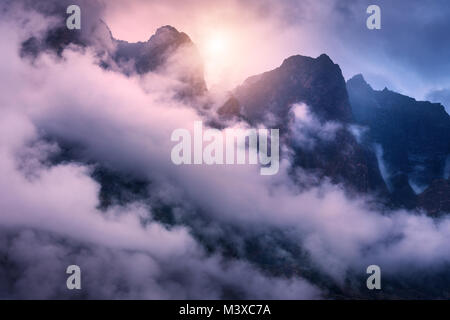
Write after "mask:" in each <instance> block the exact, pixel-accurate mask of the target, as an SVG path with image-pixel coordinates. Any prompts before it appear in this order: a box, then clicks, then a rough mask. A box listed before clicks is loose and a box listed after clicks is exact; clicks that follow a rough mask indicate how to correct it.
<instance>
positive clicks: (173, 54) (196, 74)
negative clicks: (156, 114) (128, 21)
mask: <svg viewBox="0 0 450 320" xmlns="http://www.w3.org/2000/svg"><path fill="white" fill-rule="evenodd" d="M112 41H113V44H114V46H115V47H116V50H115V51H114V52H113V53H112V54H111V55H112V57H113V60H114V61H115V62H116V63H117V64H118V65H119V67H120V68H121V70H122V71H123V72H124V73H126V74H127V73H134V72H136V73H138V74H141V75H142V74H146V73H148V72H159V71H167V72H172V73H173V76H174V77H175V78H177V79H178V80H180V81H182V82H183V83H186V84H188V88H186V89H189V90H190V91H191V92H190V93H191V94H192V95H199V94H203V93H205V92H206V83H205V80H204V77H203V63H202V61H201V58H200V54H199V53H198V51H197V48H196V47H195V45H194V43H193V42H192V41H191V39H190V38H189V36H188V35H186V34H185V33H183V32H178V30H176V29H175V28H173V27H171V26H164V27H161V28H159V29H158V30H156V33H155V34H154V35H153V36H151V37H150V39H149V40H148V41H147V42H136V43H129V42H126V41H122V40H116V39H114V38H112ZM177 55H178V56H177ZM130 63H131V64H132V65H133V68H132V70H131V71H130V70H129V69H128V68H129V67H128V66H129V64H130ZM171 65H175V66H176V70H163V69H165V68H166V69H167V68H169V67H170V66H171ZM174 69H175V68H174Z"/></svg>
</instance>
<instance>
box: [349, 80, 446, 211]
mask: <svg viewBox="0 0 450 320" xmlns="http://www.w3.org/2000/svg"><path fill="white" fill-rule="evenodd" d="M347 89H348V93H349V98H350V103H351V106H352V112H353V116H354V118H355V121H356V122H357V123H358V124H359V125H362V126H365V127H367V128H368V129H369V130H368V131H367V135H366V140H365V142H364V143H365V144H366V145H368V146H370V145H375V144H377V145H379V146H381V148H382V150H383V161H384V165H385V167H386V174H385V175H386V177H385V178H386V180H387V181H386V182H387V184H388V185H389V186H390V188H391V190H390V191H391V193H392V200H393V202H394V203H396V204H401V205H403V206H405V207H409V208H411V207H414V206H415V204H416V203H415V194H416V193H421V192H422V191H423V190H424V189H425V188H427V187H428V186H430V185H431V184H432V183H433V181H435V180H436V179H441V178H443V177H444V176H445V174H446V173H445V170H446V169H445V168H446V161H447V159H448V157H449V155H450V116H449V115H448V114H447V113H446V112H445V109H444V107H443V106H442V105H441V104H438V103H430V102H425V101H416V100H415V99H413V98H410V97H407V96H404V95H401V94H398V93H395V92H393V91H390V90H388V89H384V90H382V91H376V90H373V89H372V88H371V87H370V85H368V84H367V83H366V81H365V80H364V78H363V77H362V76H361V75H357V76H355V77H353V78H352V79H350V80H349V81H348V82H347ZM442 201H445V200H444V199H442Z"/></svg>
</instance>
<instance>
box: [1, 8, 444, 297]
mask: <svg viewBox="0 0 450 320" xmlns="http://www.w3.org/2000/svg"><path fill="white" fill-rule="evenodd" d="M18 10H19V9H18ZM13 12H15V13H16V15H11V14H9V13H8V17H9V18H7V19H6V15H2V17H5V19H1V22H0V28H1V29H2V30H8V32H3V34H2V37H1V38H0V47H1V48H2V54H1V59H0V73H1V74H2V77H1V79H0V87H1V88H2V89H1V90H2V94H1V95H0V113H1V118H0V176H1V177H2V179H1V180H0V190H1V193H0V230H1V232H0V257H2V258H3V259H1V260H0V298H11V297H13V298H79V297H81V298H168V299H177V298H178V299H183V298H203V299H209V298H236V297H237V298H253V299H258V298H289V299H304V298H312V299H315V298H329V297H342V296H345V297H373V295H371V293H370V292H367V290H366V289H365V279H366V276H367V275H366V267H367V266H368V265H370V264H377V265H379V266H380V267H381V269H382V271H383V281H385V283H386V285H387V288H386V291H385V293H383V294H386V296H387V297H395V296H404V297H414V296H419V297H422V296H426V295H429V296H433V297H446V296H445V295H446V294H447V295H448V292H447V291H445V289H444V288H443V287H444V286H445V284H449V283H450V276H449V274H448V272H447V271H446V270H448V267H449V263H450V252H449V250H448V243H449V241H450V219H449V218H448V216H446V217H442V218H440V219H433V218H430V217H428V216H426V215H425V214H424V213H417V212H414V213H413V212H408V211H405V210H397V211H388V210H386V209H385V208H382V207H378V206H373V205H371V200H372V199H371V197H370V196H367V197H362V196H353V197H350V196H349V195H348V194H346V193H345V191H344V190H343V188H342V187H341V186H340V185H334V184H331V183H330V182H327V181H321V182H320V183H319V184H317V183H314V184H311V185H313V186H312V187H311V188H309V189H308V190H304V189H303V188H300V187H299V186H298V185H296V184H295V182H294V179H293V177H292V176H293V175H295V178H296V180H301V181H314V180H315V176H314V174H313V173H311V172H304V171H302V170H301V169H297V170H296V171H295V172H290V171H289V169H290V168H291V165H292V163H291V160H292V159H291V158H290V156H289V150H285V151H286V152H285V153H283V155H284V156H283V159H282V163H281V168H280V172H279V174H277V175H275V176H273V177H263V176H260V175H259V170H258V169H259V168H257V167H256V166H251V165H242V166H175V165H173V164H172V162H171V161H170V151H171V148H172V142H171V141H170V135H171V133H172V131H173V130H174V129H177V128H187V129H191V128H192V126H193V123H194V121H199V120H210V119H209V118H208V117H209V113H208V110H203V109H202V106H203V105H204V103H205V101H203V99H204V98H199V99H198V100H196V99H193V100H190V99H180V98H179V97H178V96H177V90H178V89H179V86H180V83H179V81H177V80H176V77H172V76H173V72H172V71H173V70H172V69H170V68H169V69H166V70H165V72H163V73H148V74H145V75H135V74H133V75H129V76H127V75H124V74H123V73H120V72H116V71H114V70H108V69H105V68H102V67H100V66H99V60H101V59H99V56H98V50H97V49H98V47H97V46H96V45H92V46H87V47H85V48H82V47H80V46H76V45H69V46H68V48H66V49H65V50H63V52H62V53H61V56H60V57H59V56H58V55H57V54H55V53H54V52H52V51H49V50H44V51H43V52H41V53H40V55H38V56H37V57H36V58H33V59H30V58H29V57H21V56H20V54H19V53H20V49H21V44H23V41H25V40H26V39H27V38H28V37H29V36H30V34H34V35H42V32H43V30H45V29H46V27H47V25H48V23H52V18H49V17H44V16H43V15H42V14H40V13H37V12H36V11H29V12H28V13H27V16H26V18H23V17H25V16H24V15H22V14H25V11H23V9H20V11H13ZM19 13H20V14H21V18H20V19H19V20H15V18H16V17H17V16H18V14H19ZM100 40H101V39H100ZM177 58H179V59H182V58H183V57H177ZM173 65H175V66H177V64H173ZM175 69H176V68H175ZM176 71H177V70H175V71H174V72H176ZM174 78H175V80H174ZM210 99H211V100H212V101H208V103H210V104H213V105H219V104H220V102H218V101H215V100H214V98H213V97H211V98H210ZM299 108H300V107H299ZM301 108H307V106H303V107H301ZM301 108H300V109H297V113H296V115H297V118H298V119H297V120H299V119H300V120H301V121H297V123H296V124H297V125H298V126H300V127H299V128H297V129H298V130H299V132H305V131H304V130H303V131H302V128H303V129H305V130H307V132H313V133H317V134H316V136H317V139H322V140H327V141H329V140H333V139H334V134H333V133H334V131H335V130H336V128H339V127H340V125H339V124H334V123H332V124H329V126H328V127H325V128H321V123H319V121H318V120H317V119H315V118H313V117H310V116H305V115H303V116H302V113H301V111H302V109H301ZM198 110H202V111H201V112H199V111H198ZM304 110H306V109H303V111H304ZM239 121H242V120H235V121H234V120H233V121H232V124H231V125H236V126H238V125H240V123H239ZM324 129H325V130H324ZM306 138H310V137H309V136H308V137H306V136H305V137H302V136H301V135H300V136H299V139H298V141H297V143H299V144H304V143H305V139H306ZM306 143H309V141H306ZM284 148H287V146H284ZM98 168H102V169H105V170H108V171H109V172H112V173H113V174H114V175H117V176H118V177H120V178H121V179H126V178H129V179H130V180H131V181H136V180H140V181H144V185H145V187H143V188H142V190H140V192H141V195H140V196H127V195H126V194H125V196H123V198H122V200H123V201H122V202H113V204H112V205H108V206H104V207H102V205H101V200H102V199H101V193H102V190H103V188H105V187H108V184H107V183H106V184H105V185H102V184H101V183H100V182H99V179H97V178H96V176H95V174H94V173H95V172H96V170H97V169H98ZM120 192H121V190H119V191H118V193H120ZM112 194H113V195H114V194H117V193H114V192H112ZM120 194H123V193H120ZM70 264H78V265H80V267H81V269H82V275H83V289H82V290H81V291H80V292H75V293H73V292H70V291H67V290H66V289H65V279H66V278H65V277H66V275H65V267H66V266H67V265H70ZM427 281H429V283H426V282H427ZM416 291H420V292H419V293H415V292H416Z"/></svg>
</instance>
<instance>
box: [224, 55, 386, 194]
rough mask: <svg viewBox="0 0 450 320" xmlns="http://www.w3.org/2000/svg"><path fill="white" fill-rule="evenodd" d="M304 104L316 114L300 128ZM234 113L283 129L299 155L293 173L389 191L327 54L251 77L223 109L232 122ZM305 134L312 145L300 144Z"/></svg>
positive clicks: (296, 58) (295, 58)
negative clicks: (358, 134) (355, 127)
mask: <svg viewBox="0 0 450 320" xmlns="http://www.w3.org/2000/svg"><path fill="white" fill-rule="evenodd" d="M298 104H303V105H304V106H305V107H306V108H307V112H308V113H310V114H311V116H310V119H308V121H307V123H304V124H300V125H298V124H296V121H297V120H298V119H297V120H296V115H295V108H296V106H297V107H298ZM233 113H234V115H235V116H241V117H242V118H243V119H245V120H246V121H248V122H249V123H250V124H252V125H260V124H263V125H265V126H266V127H270V128H279V129H280V135H281V136H282V140H283V141H284V143H285V144H286V145H287V146H289V148H290V149H292V151H293V155H292V157H293V163H294V168H293V169H295V168H303V169H306V170H307V171H309V172H312V173H314V174H317V175H319V176H320V177H322V178H329V179H330V180H331V181H332V182H333V183H343V184H345V185H346V186H348V187H349V188H350V189H352V190H356V191H359V192H368V191H378V192H385V191H386V187H385V185H384V182H383V179H382V178H381V174H380V172H379V170H378V167H377V161H376V157H375V154H374V153H373V152H372V151H371V150H370V149H368V148H365V147H364V146H360V145H359V144H358V142H357V140H356V138H355V136H354V135H353V134H352V133H351V131H350V124H351V120H352V110H351V107H350V103H349V99H348V95H347V89H346V84H345V80H344V78H343V76H342V72H341V69H340V68H339V66H338V65H337V64H335V63H333V61H332V60H331V59H330V58H329V57H328V56H327V55H325V54H322V55H321V56H319V57H317V58H310V57H305V56H300V55H296V56H292V57H289V58H287V59H286V60H284V62H283V63H282V64H281V66H280V67H278V68H276V69H274V70H272V71H269V72H265V73H263V74H260V75H256V76H252V77H250V78H248V79H247V80H245V81H244V83H243V84H242V85H240V86H238V87H237V88H236V89H235V90H233V91H232V95H231V97H230V99H229V100H228V101H227V102H226V103H225V105H224V106H223V107H222V108H220V109H219V114H223V115H226V116H227V117H228V118H229V117H230V116H231V115H232V114H233ZM300 120H301V119H300ZM299 135H301V136H304V137H303V138H304V139H307V140H308V141H309V142H310V143H308V145H307V146H305V144H303V143H296V140H298V138H299ZM299 183H302V182H301V181H299Z"/></svg>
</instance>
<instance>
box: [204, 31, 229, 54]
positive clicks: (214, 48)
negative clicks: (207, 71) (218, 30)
mask: <svg viewBox="0 0 450 320" xmlns="http://www.w3.org/2000/svg"><path fill="white" fill-rule="evenodd" d="M226 49H227V39H226V37H225V36H224V35H221V34H216V35H213V36H211V38H210V39H209V40H208V43H207V50H208V53H209V54H211V55H216V56H218V55H222V54H225V51H226Z"/></svg>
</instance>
